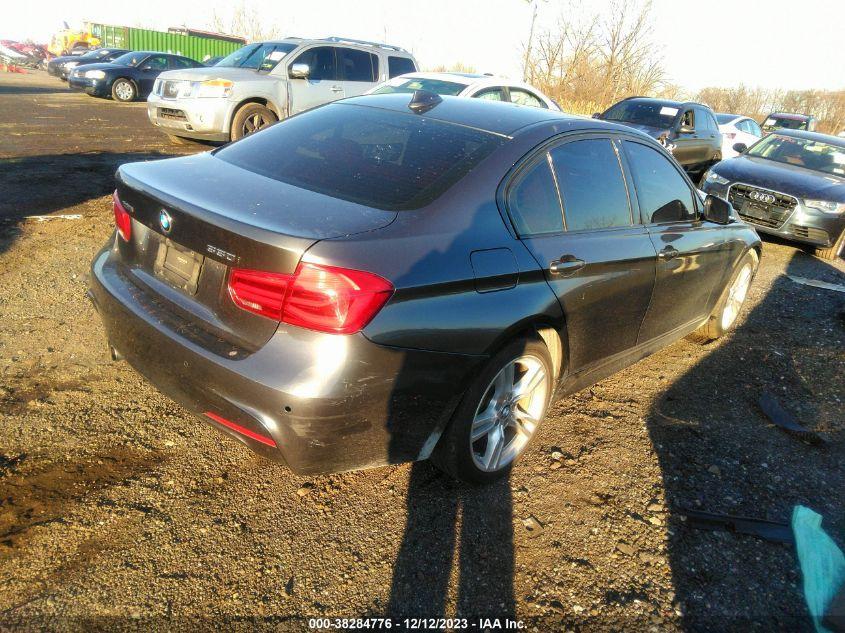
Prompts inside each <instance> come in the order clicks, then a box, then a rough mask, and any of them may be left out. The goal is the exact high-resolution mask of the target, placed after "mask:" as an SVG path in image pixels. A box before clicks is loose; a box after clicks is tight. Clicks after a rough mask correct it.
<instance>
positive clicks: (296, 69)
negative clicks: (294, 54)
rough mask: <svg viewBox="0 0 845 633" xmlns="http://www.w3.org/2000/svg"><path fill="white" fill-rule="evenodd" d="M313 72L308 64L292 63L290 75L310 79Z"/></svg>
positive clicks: (292, 77)
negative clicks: (309, 76)
mask: <svg viewBox="0 0 845 633" xmlns="http://www.w3.org/2000/svg"><path fill="white" fill-rule="evenodd" d="M310 74H311V68H310V67H309V66H308V64H291V67H290V71H288V75H289V76H290V78H291V79H308V75H310Z"/></svg>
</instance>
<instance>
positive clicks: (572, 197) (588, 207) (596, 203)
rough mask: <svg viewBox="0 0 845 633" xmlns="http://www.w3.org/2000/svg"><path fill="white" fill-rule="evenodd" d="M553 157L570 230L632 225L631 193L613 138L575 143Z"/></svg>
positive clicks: (561, 148) (558, 148) (554, 150)
mask: <svg viewBox="0 0 845 633" xmlns="http://www.w3.org/2000/svg"><path fill="white" fill-rule="evenodd" d="M551 155H552V163H553V164H554V168H555V174H556V175H557V182H558V186H559V187H560V196H561V198H562V199H563V215H564V217H565V218H566V230H567V231H580V230H585V229H607V228H612V227H616V226H630V225H631V206H630V204H629V203H628V191H627V189H626V187H625V180H624V178H623V176H622V169H621V167H620V166H619V159H618V158H617V156H616V151H615V150H614V149H613V144H612V142H611V141H610V139H587V140H583V141H573V142H571V143H566V144H564V145H561V146H560V147H557V148H555V149H553V150H552V151H551Z"/></svg>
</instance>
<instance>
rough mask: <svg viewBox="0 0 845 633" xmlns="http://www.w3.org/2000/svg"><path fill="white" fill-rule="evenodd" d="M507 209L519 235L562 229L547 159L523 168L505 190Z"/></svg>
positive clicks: (540, 233) (553, 183)
mask: <svg viewBox="0 0 845 633" xmlns="http://www.w3.org/2000/svg"><path fill="white" fill-rule="evenodd" d="M508 211H509V212H510V215H511V219H513V223H514V225H515V226H516V231H517V233H519V234H520V235H543V234H544V233H560V232H562V231H563V216H562V215H561V212H560V200H559V199H558V196H557V188H556V187H555V181H554V178H553V177H552V170H551V167H549V161H548V160H547V159H546V155H545V154H543V159H542V160H540V161H538V162H537V163H535V164H534V165H533V166H532V167H530V168H528V169H527V170H525V171H524V172H523V173H522V174H521V175H520V176H519V177H518V178H517V180H516V182H515V183H514V184H513V185H511V187H510V189H509V190H508Z"/></svg>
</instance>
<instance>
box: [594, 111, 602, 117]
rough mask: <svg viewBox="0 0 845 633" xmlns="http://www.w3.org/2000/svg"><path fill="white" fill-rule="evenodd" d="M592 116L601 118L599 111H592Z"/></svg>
mask: <svg viewBox="0 0 845 633" xmlns="http://www.w3.org/2000/svg"><path fill="white" fill-rule="evenodd" d="M593 118H594V119H598V118H601V112H593Z"/></svg>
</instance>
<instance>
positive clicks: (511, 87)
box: [367, 73, 560, 110]
mask: <svg viewBox="0 0 845 633" xmlns="http://www.w3.org/2000/svg"><path fill="white" fill-rule="evenodd" d="M417 90H426V91H428V92H433V93H436V94H439V95H443V96H446V95H450V96H453V97H473V98H475V99H488V100H490V101H509V102H511V103H516V104H518V105H527V106H533V107H535V108H548V109H550V110H560V108H559V107H558V105H557V104H556V103H555V102H554V101H552V100H551V99H549V98H548V97H547V96H546V95H544V94H543V93H542V92H540V91H539V90H537V89H536V88H533V87H532V86H529V85H528V84H525V83H522V82H521V81H511V80H510V79H505V78H504V77H495V76H493V75H479V74H476V73H408V74H407V75H400V76H399V77H394V78H393V79H389V80H387V81H385V82H384V83H382V84H379V85H378V86H376V87H375V88H373V89H372V90H370V91H369V92H367V94H376V95H378V94H391V93H394V92H400V93H413V92H415V91H417Z"/></svg>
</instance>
